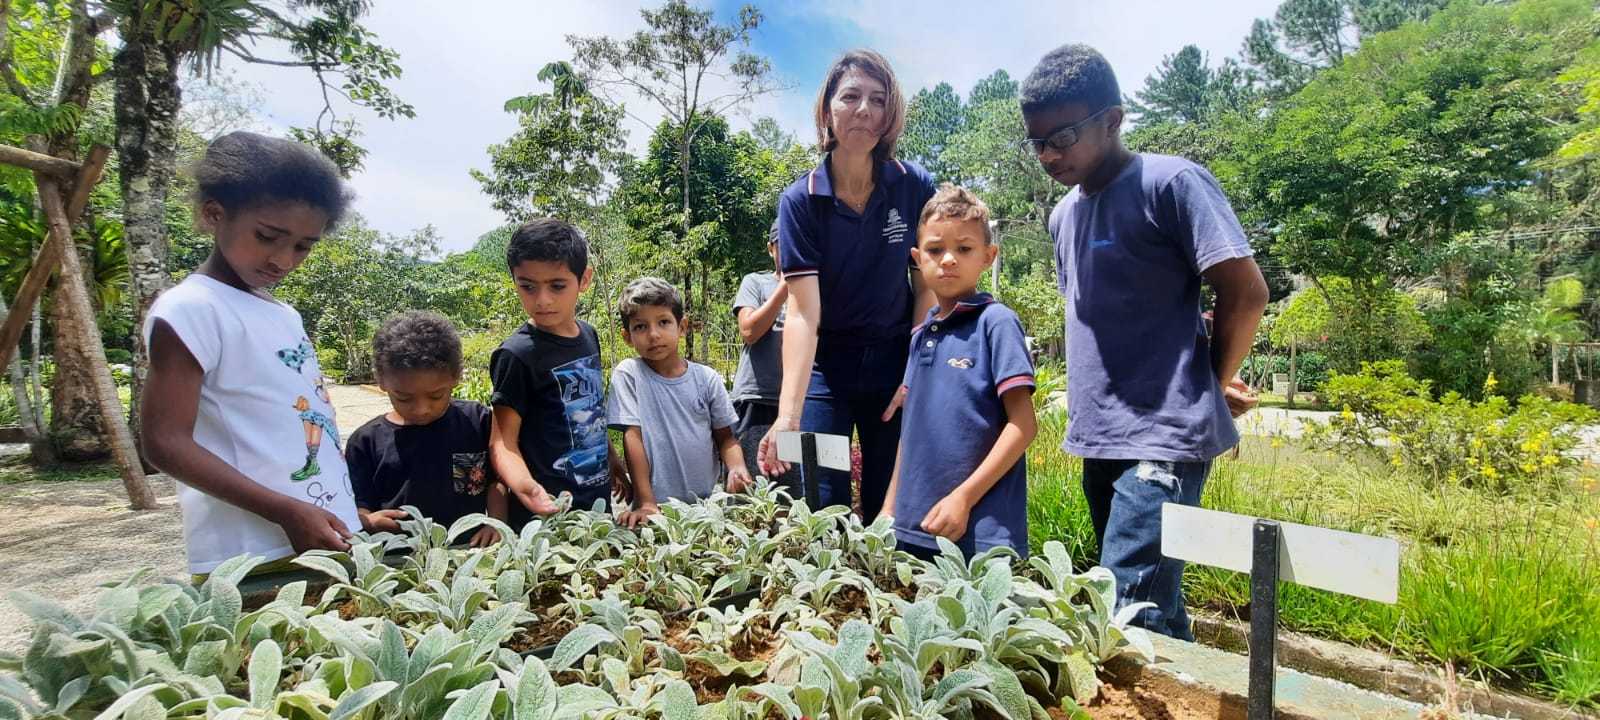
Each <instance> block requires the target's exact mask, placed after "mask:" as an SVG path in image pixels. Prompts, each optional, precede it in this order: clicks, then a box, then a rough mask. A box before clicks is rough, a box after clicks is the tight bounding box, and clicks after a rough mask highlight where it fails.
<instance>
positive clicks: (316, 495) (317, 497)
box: [306, 480, 339, 508]
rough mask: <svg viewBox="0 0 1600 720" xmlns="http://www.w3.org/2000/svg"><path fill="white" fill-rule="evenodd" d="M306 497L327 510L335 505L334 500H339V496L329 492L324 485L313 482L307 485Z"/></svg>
mask: <svg viewBox="0 0 1600 720" xmlns="http://www.w3.org/2000/svg"><path fill="white" fill-rule="evenodd" d="M306 497H308V498H311V502H312V503H314V504H315V505H316V506H317V507H319V508H325V507H327V506H329V505H331V504H333V501H334V499H336V498H338V497H339V496H338V495H337V494H335V493H331V492H328V491H327V489H326V488H324V487H322V483H320V482H317V481H315V480H313V481H311V483H310V484H308V485H306Z"/></svg>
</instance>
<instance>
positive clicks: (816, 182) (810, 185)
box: [806, 153, 906, 197]
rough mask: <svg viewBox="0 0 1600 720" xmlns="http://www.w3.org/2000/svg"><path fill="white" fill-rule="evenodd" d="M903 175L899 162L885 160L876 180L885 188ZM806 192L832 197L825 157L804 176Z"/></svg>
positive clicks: (831, 185)
mask: <svg viewBox="0 0 1600 720" xmlns="http://www.w3.org/2000/svg"><path fill="white" fill-rule="evenodd" d="M831 156H832V153H829V157H831ZM905 175H906V166H905V165H904V164H902V163H901V162H900V161H899V160H885V161H883V162H881V163H878V179H879V180H881V181H882V182H883V184H884V185H885V186H888V185H893V184H895V183H897V182H899V181H900V178H903V177H905ZM806 192H808V193H811V194H812V195H816V196H819V197H833V178H831V177H829V176H828V158H827V157H824V158H823V159H822V162H821V163H819V164H818V165H817V166H816V167H815V168H812V169H811V173H810V174H809V175H807V176H806Z"/></svg>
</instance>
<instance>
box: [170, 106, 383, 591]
mask: <svg viewBox="0 0 1600 720" xmlns="http://www.w3.org/2000/svg"><path fill="white" fill-rule="evenodd" d="M194 175H195V181H196V185H197V186H198V190H197V191H196V193H195V202H196V206H197V207H196V216H197V219H198V222H199V225H200V228H201V229H202V230H203V231H205V232H208V233H210V234H211V236H212V238H213V240H214V242H215V246H214V247H213V248H212V250H211V255H210V257H208V258H206V261H205V262H204V263H202V264H201V265H200V267H199V268H198V269H196V270H195V272H194V273H193V274H191V275H190V276H189V277H187V278H185V279H184V280H183V282H180V283H178V285H177V286H175V287H173V288H172V289H170V290H168V291H166V292H165V293H162V295H161V297H159V298H158V299H157V300H156V302H155V304H154V305H153V306H152V307H151V308H150V314H149V317H148V318H147V319H146V321H145V326H144V338H145V342H146V343H147V346H148V347H149V349H150V376H149V380H148V381H147V383H146V385H145V398H146V401H145V403H144V406H143V409H142V411H141V413H140V421H141V422H142V423H143V426H144V452H145V456H146V457H147V458H148V459H149V460H150V462H151V463H152V464H154V465H155V466H156V467H158V468H160V469H162V470H163V471H165V472H166V473H167V474H169V475H171V476H172V477H174V478H176V479H177V480H178V502H179V505H180V506H181V507H182V509H183V536H184V542H185V544H186V545H187V547H188V556H189V570H190V572H192V573H197V574H203V573H209V572H211V570H212V569H214V568H216V567H217V566H218V565H220V564H221V563H222V561H224V560H227V559H228V558H230V557H233V556H235V555H240V554H246V553H248V554H251V555H259V556H263V557H265V558H267V559H268V560H281V559H283V558H287V557H290V556H293V555H295V554H297V553H300V552H303V551H305V550H311V549H316V548H321V549H330V550H343V549H346V548H347V547H348V543H347V542H346V539H347V538H348V537H349V536H350V529H351V528H359V527H360V520H359V518H358V517H357V515H356V507H355V501H354V498H353V496H352V493H351V491H350V474H349V472H348V471H347V470H346V469H345V463H344V456H343V453H342V451H341V449H340V447H339V432H338V429H337V427H336V426H335V425H334V411H333V406H332V404H330V402H329V400H328V391H327V389H326V388H324V387H323V380H322V370H321V367H320V366H319V365H318V364H317V354H316V352H315V350H314V348H313V346H312V344H311V341H310V339H309V338H307V336H306V331H305V326H304V324H302V323H301V321H300V314H299V313H297V312H295V310H294V308H291V307H289V306H288V305H285V304H284V303H282V302H279V301H278V300H276V299H275V298H273V297H272V293H271V292H269V288H271V287H272V286H273V285H275V284H277V283H278V282H279V281H281V280H283V278H284V277H285V276H287V275H288V274H289V273H291V272H293V271H294V269H295V268H297V267H299V266H300V263H301V262H303V261H305V259H306V255H307V254H308V253H310V252H311V248H312V247H313V246H315V245H316V243H317V240H318V239H319V238H321V237H322V234H323V233H324V232H327V231H328V229H329V228H330V227H332V226H333V225H334V224H335V223H336V222H337V221H338V220H339V218H340V216H341V215H343V214H344V211H345V209H346V208H347V207H348V206H349V202H350V196H349V193H348V191H347V190H346V188H345V186H344V183H343V181H342V180H341V179H340V177H339V171H338V169H337V168H335V167H334V165H333V163H332V162H330V161H329V160H328V159H327V158H325V157H323V156H322V154H321V153H319V152H317V151H316V150H314V149H312V148H310V147H307V146H305V145H301V144H299V143H295V142H290V141H288V140H281V139H278V138H270V137H266V136H262V135H256V134H254V133H247V132H236V133H231V134H228V135H224V136H222V137H219V138H217V139H216V140H214V141H212V143H211V145H210V146H208V147H207V148H206V153H205V157H203V158H202V159H201V160H200V162H199V164H198V165H196V166H195V169H194Z"/></svg>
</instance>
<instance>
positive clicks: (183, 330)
mask: <svg viewBox="0 0 1600 720" xmlns="http://www.w3.org/2000/svg"><path fill="white" fill-rule="evenodd" d="M182 289H183V288H173V290H178V291H180V292H181V290H182ZM169 292H172V291H169ZM161 300H164V301H165V302H162V301H157V302H156V304H155V305H154V306H153V307H151V308H150V317H149V318H148V319H146V320H145V326H144V341H145V346H146V347H149V344H150V337H151V335H153V334H154V333H155V327H156V321H157V320H161V321H163V322H165V323H166V324H167V326H168V327H170V328H172V331H173V332H174V333H176V334H177V336H178V340H179V341H180V342H182V343H183V346H184V347H185V348H187V349H188V351H189V354H190V355H193V356H194V359H195V362H197V363H199V364H200V370H201V371H202V372H205V373H210V372H212V371H213V370H216V369H217V364H218V363H219V362H221V360H222V317H221V315H220V314H219V313H218V312H217V306H216V305H214V304H212V303H210V302H207V301H206V298H205V297H204V296H199V295H192V294H180V295H172V296H163V297H162V298H161Z"/></svg>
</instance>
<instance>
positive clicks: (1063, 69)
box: [1018, 44, 1122, 113]
mask: <svg viewBox="0 0 1600 720" xmlns="http://www.w3.org/2000/svg"><path fill="white" fill-rule="evenodd" d="M1018 94H1019V95H1021V98H1020V99H1021V101H1022V112H1024V113H1034V112H1042V111H1045V110H1049V109H1051V108H1055V107H1060V106H1062V105H1073V104H1077V105H1083V106H1085V107H1087V108H1088V109H1089V111H1090V112H1099V111H1100V110H1103V109H1105V108H1108V107H1111V106H1112V105H1121V104H1122V91H1121V90H1120V89H1119V88H1118V87H1117V74H1116V73H1114V72H1112V71H1111V63H1109V62H1106V58H1105V56H1104V55H1101V54H1100V51H1098V50H1095V49H1094V48H1092V47H1089V46H1088V45H1083V44H1071V45H1062V46H1061V47H1058V48H1056V49H1054V50H1051V51H1050V52H1049V53H1046V54H1045V56H1044V57H1042V58H1040V59H1039V64H1038V65H1035V66H1033V72H1030V73H1028V79H1026V80H1023V81H1022V87H1021V88H1020V92H1019V93H1018Z"/></svg>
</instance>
